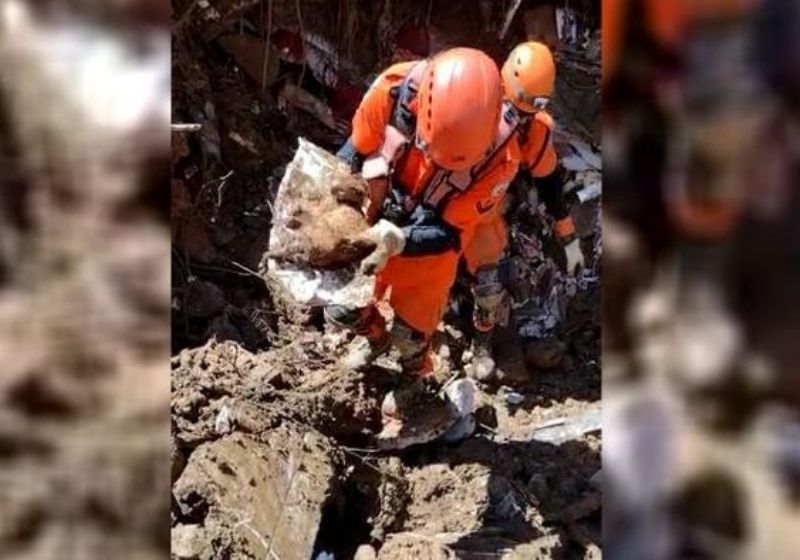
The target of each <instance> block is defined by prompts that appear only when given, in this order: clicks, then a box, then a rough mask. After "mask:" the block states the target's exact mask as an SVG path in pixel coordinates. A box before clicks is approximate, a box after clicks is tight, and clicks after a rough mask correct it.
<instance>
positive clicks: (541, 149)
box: [464, 111, 571, 275]
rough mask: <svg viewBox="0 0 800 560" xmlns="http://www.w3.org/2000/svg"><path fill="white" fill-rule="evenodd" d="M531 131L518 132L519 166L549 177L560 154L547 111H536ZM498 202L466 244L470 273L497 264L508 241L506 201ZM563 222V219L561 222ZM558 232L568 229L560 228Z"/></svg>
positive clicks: (567, 224) (565, 223)
mask: <svg viewBox="0 0 800 560" xmlns="http://www.w3.org/2000/svg"><path fill="white" fill-rule="evenodd" d="M528 127H529V129H528V133H527V134H521V135H518V140H517V141H518V143H519V148H518V150H519V155H520V165H522V166H523V167H526V168H527V169H529V170H530V172H531V174H532V175H533V176H534V177H546V176H547V175H550V174H551V173H552V172H553V171H554V170H555V168H556V164H557V163H558V156H557V155H556V150H555V147H554V146H553V142H552V132H553V129H554V123H553V119H552V117H551V116H550V115H549V114H547V113H546V112H544V111H540V112H538V113H536V114H535V115H534V117H533V119H532V120H531V122H530V124H529V125H528ZM504 203H505V200H504V201H503V203H501V204H498V205H497V206H496V208H495V209H494V211H492V212H491V213H490V214H488V215H487V216H485V219H484V220H483V221H482V222H481V223H480V224H479V225H478V226H477V227H476V228H475V233H474V235H473V238H472V240H471V242H470V243H469V244H468V245H466V246H465V249H464V259H465V260H466V263H467V269H468V270H469V272H470V273H471V274H473V275H474V274H475V273H476V271H477V270H478V269H479V268H481V267H483V266H490V265H496V264H497V263H498V262H499V261H500V257H502V255H503V251H505V248H506V245H507V244H508V232H507V228H506V223H505V219H504V218H503V210H504V208H503V207H504V205H505V204H504ZM562 222H564V221H562ZM570 225H571V222H564V223H561V224H558V225H557V227H560V228H561V229H562V230H564V229H565V228H569V226H570ZM558 233H559V234H562V233H566V234H569V232H566V231H559V232H558Z"/></svg>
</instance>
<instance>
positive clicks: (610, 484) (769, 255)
mask: <svg viewBox="0 0 800 560" xmlns="http://www.w3.org/2000/svg"><path fill="white" fill-rule="evenodd" d="M799 10H800V7H798V3H797V2H794V1H793V0H763V1H760V2H747V1H725V0H714V1H712V0H705V1H702V2H694V1H688V0H686V1H682V0H663V1H648V0H630V1H621V0H620V1H613V0H608V1H604V2H603V11H604V13H603V72H604V76H603V78H604V79H603V82H604V84H603V85H604V99H603V102H604V107H603V129H604V138H603V141H604V155H605V159H604V169H605V174H604V178H603V180H604V183H605V185H604V188H605V198H604V201H603V211H604V223H603V231H604V236H603V240H604V249H605V256H604V261H603V266H604V270H603V285H604V296H603V306H604V322H603V346H604V352H603V358H604V360H603V362H604V363H603V379H604V384H603V405H604V436H605V437H604V439H605V441H606V445H605V449H604V452H603V463H604V501H605V503H604V548H605V552H606V554H608V557H609V558H613V559H615V560H616V559H618V558H623V559H627V558H631V559H634V558H635V559H659V560H661V559H668V558H670V559H671V558H725V559H728V558H744V559H761V558H770V559H789V558H796V557H797V551H798V550H800V531H798V530H797V529H798V528H800V505H799V504H800V502H798V496H800V493H799V492H798V490H800V429H798V428H799V427H800V345H798V340H799V339H798V333H800V228H798V220H797V216H798V212H800V189H798V188H797V187H798V184H797V183H798V174H797V171H798V170H799V169H800V149H798V148H800V135H798V132H800V111H798V108H799V107H798V99H800V96H798V92H800V48H798V47H800V44H799V43H798V41H800V33H798V31H799V30H800V11H799Z"/></svg>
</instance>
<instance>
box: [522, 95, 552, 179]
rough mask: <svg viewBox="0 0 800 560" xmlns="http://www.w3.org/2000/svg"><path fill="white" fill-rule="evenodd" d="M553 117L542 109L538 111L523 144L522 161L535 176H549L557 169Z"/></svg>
mask: <svg viewBox="0 0 800 560" xmlns="http://www.w3.org/2000/svg"><path fill="white" fill-rule="evenodd" d="M553 130H555V123H554V122H553V118H552V117H551V116H550V115H549V114H547V113H545V112H544V111H540V112H538V113H536V116H535V117H534V120H533V122H532V123H531V129H530V132H529V133H528V141H527V142H526V143H525V145H524V146H522V161H523V162H524V163H525V166H526V167H527V168H528V169H529V170H530V172H531V174H532V175H533V176H534V177H547V176H548V175H550V174H551V173H552V172H553V171H555V169H556V165H557V163H558V154H557V153H556V149H555V146H553Z"/></svg>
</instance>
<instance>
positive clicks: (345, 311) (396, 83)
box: [326, 48, 519, 438]
mask: <svg viewBox="0 0 800 560" xmlns="http://www.w3.org/2000/svg"><path fill="white" fill-rule="evenodd" d="M501 102H502V86H501V79H500V73H499V70H498V68H497V65H496V64H495V63H494V61H493V60H492V59H491V58H489V57H488V56H487V55H486V54H484V53H483V52H481V51H478V50H475V49H469V48H455V49H450V50H448V51H444V52H442V53H440V54H438V55H436V56H434V57H433V58H432V59H429V60H422V61H413V62H404V63H399V64H395V65H393V66H391V67H390V68H388V69H387V70H385V71H384V72H383V73H382V74H380V75H379V76H378V78H377V79H376V80H375V82H374V83H373V84H372V86H371V87H370V89H369V91H368V92H367V93H366V94H365V96H364V99H363V100H362V102H361V105H360V106H359V108H358V110H357V111H356V114H355V116H354V118H353V131H352V134H351V137H350V139H349V140H348V142H347V143H346V144H345V145H344V146H343V148H342V149H341V150H340V152H339V156H340V157H342V158H343V159H345V160H347V161H349V162H350V163H351V166H352V168H353V169H354V171H360V172H361V173H362V175H363V176H364V177H365V178H366V179H368V181H369V184H370V190H371V197H370V198H371V206H370V208H368V209H367V216H368V218H370V219H371V220H372V221H374V220H377V223H376V224H375V225H374V226H373V227H372V228H371V229H370V230H369V231H368V232H367V234H366V235H365V237H366V238H368V239H370V240H371V241H373V242H374V243H375V244H376V246H377V249H376V250H375V252H374V253H373V254H372V255H370V256H369V257H367V258H366V259H365V260H364V261H363V262H362V265H361V266H362V269H363V270H365V271H367V272H372V271H377V281H376V291H375V300H380V299H382V298H383V297H384V295H385V294H386V293H387V291H388V292H389V294H390V295H389V303H390V305H391V306H392V308H393V311H394V315H395V318H394V323H393V326H392V331H391V332H388V331H387V327H386V322H385V320H384V318H383V317H382V316H381V314H380V313H379V312H378V310H377V308H376V307H375V306H374V305H373V306H369V307H367V308H364V309H355V310H354V309H349V308H346V307H344V306H330V307H328V308H327V309H326V315H327V317H328V319H329V320H330V321H331V322H333V323H335V324H338V325H341V326H345V327H348V328H350V329H352V330H353V331H355V332H356V333H357V334H360V335H363V336H364V338H365V341H363V343H362V344H361V345H360V346H356V347H354V348H351V352H350V354H349V356H348V362H349V365H350V366H352V367H359V366H363V365H366V364H368V363H370V362H371V361H372V360H374V359H375V358H377V357H378V356H380V355H381V354H382V353H385V352H386V351H388V350H389V348H390V346H391V345H392V344H394V346H395V347H396V348H397V349H398V351H399V354H400V365H401V367H402V371H403V375H402V379H401V380H400V383H399V384H398V387H397V389H396V390H394V391H392V392H390V393H389V394H387V396H386V398H385V399H384V402H383V405H382V413H383V416H384V431H383V433H382V434H381V437H387V438H388V437H391V436H392V434H396V433H398V431H400V430H402V428H403V423H404V421H405V420H407V418H408V415H407V414H408V411H409V408H410V406H411V405H412V404H414V403H416V402H418V401H420V400H424V402H429V403H430V404H431V406H430V407H427V408H426V410H428V411H429V412H430V413H431V414H434V412H432V411H436V410H442V415H443V416H447V414H449V412H448V411H449V410H450V408H451V407H448V406H447V405H446V404H445V403H444V402H443V401H440V400H438V399H425V397H427V396H431V395H435V394H436V389H437V387H436V382H435V381H434V378H433V375H432V373H433V372H434V360H433V354H432V351H431V339H432V336H433V333H434V332H435V330H436V327H437V325H438V323H439V321H440V320H441V317H442V315H443V312H444V310H445V307H446V305H447V301H448V298H449V293H450V289H451V287H452V285H453V282H454V281H455V277H456V272H457V268H458V262H459V259H460V257H461V253H462V248H463V247H465V246H467V245H469V243H470V241H471V239H472V236H473V235H474V230H475V227H476V225H477V224H478V223H480V221H481V220H482V219H483V216H485V215H486V214H487V213H489V212H491V211H492V210H493V209H494V208H495V207H496V206H497V205H498V204H499V203H500V202H501V201H502V198H503V196H504V193H505V191H504V189H505V186H506V185H507V184H508V183H509V182H510V181H511V179H512V178H513V176H514V174H515V173H516V171H517V167H518V160H519V154H518V149H517V147H516V143H515V142H514V141H513V129H512V128H511V127H509V126H507V124H506V123H505V122H504V121H503V120H502V119H500V109H501ZM498 185H500V186H501V188H499V189H498V188H496V187H497V186H498ZM436 403H438V404H442V405H444V406H443V407H440V406H437V405H436ZM414 408H416V407H414ZM432 422H434V423H435V422H436V421H432ZM441 425H442V426H443V427H444V428H446V427H447V425H449V424H447V422H442V424H441ZM430 435H431V437H436V436H437V435H438V434H433V433H431V434H430Z"/></svg>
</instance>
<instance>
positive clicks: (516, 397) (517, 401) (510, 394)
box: [503, 390, 525, 406]
mask: <svg viewBox="0 0 800 560" xmlns="http://www.w3.org/2000/svg"><path fill="white" fill-rule="evenodd" d="M503 398H504V399H505V401H506V403H507V404H510V405H511V406H519V405H521V404H522V403H524V402H525V395H523V394H521V393H517V392H516V391H511V390H508V391H506V393H505V395H504V396H503Z"/></svg>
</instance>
